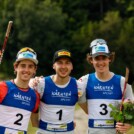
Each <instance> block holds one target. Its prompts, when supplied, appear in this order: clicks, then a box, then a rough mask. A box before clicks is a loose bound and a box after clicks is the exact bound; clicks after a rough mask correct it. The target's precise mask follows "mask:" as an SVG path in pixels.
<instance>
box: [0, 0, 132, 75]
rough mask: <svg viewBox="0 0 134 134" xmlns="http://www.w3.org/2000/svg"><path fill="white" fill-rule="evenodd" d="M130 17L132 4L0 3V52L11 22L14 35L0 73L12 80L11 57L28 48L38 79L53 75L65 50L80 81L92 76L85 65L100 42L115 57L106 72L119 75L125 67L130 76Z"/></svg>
mask: <svg viewBox="0 0 134 134" xmlns="http://www.w3.org/2000/svg"><path fill="white" fill-rule="evenodd" d="M105 5H107V6H105ZM133 16H134V1H133V0H129V1H127V0H114V1H98V0H94V1H89V0H85V1H84V2H83V1H82V0H77V1H72V0H66V1H65V0H22V1H19V0H13V1H11V0H1V1H0V18H1V21H0V47H2V44H3V40H4V36H5V32H6V27H7V24H8V21H9V20H13V22H14V33H13V36H12V37H10V38H9V40H8V43H7V47H6V51H5V54H4V57H3V62H2V64H1V66H0V71H1V72H2V73H3V74H4V73H5V74H6V75H8V74H10V75H11V76H14V75H13V62H14V61H15V57H16V53H17V51H18V50H19V49H20V48H22V47H25V46H28V47H32V48H33V49H35V51H36V52H37V54H38V59H39V65H38V71H37V75H41V74H44V75H49V74H51V73H52V72H53V69H52V58H53V53H54V52H55V51H56V50H58V49H62V48H66V49H69V50H71V51H72V53H73V56H74V61H75V62H74V71H73V75H74V76H76V77H80V76H81V75H83V74H85V73H88V72H92V71H93V69H92V66H90V65H88V64H87V62H86V54H87V52H89V49H88V47H89V44H90V42H91V41H92V40H93V39H95V38H104V39H105V40H106V41H107V42H108V45H109V47H110V50H111V51H115V52H116V59H115V62H114V63H113V64H112V65H111V70H112V71H114V72H115V73H118V74H122V75H124V74H125V73H124V70H125V67H126V65H129V67H130V68H131V70H132V72H133V74H134V62H133V57H134V49H133V47H134V38H133V35H134V17H133ZM9 66H10V68H9Z"/></svg>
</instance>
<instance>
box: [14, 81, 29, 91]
mask: <svg viewBox="0 0 134 134" xmlns="http://www.w3.org/2000/svg"><path fill="white" fill-rule="evenodd" d="M13 82H14V84H15V85H16V86H17V87H18V88H21V89H26V90H27V89H28V88H29V85H28V83H29V82H28V81H20V80H18V79H14V80H13Z"/></svg>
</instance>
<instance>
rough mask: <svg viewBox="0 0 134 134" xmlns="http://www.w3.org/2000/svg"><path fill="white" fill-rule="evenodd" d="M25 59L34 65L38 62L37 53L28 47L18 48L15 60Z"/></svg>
mask: <svg viewBox="0 0 134 134" xmlns="http://www.w3.org/2000/svg"><path fill="white" fill-rule="evenodd" d="M25 59H26V60H31V61H33V62H34V63H35V64H36V65H37V64H38V60H37V54H36V52H35V51H34V50H33V49H32V48H30V47H24V48H22V49H20V51H19V52H18V53H17V56H16V62H18V61H21V60H25Z"/></svg>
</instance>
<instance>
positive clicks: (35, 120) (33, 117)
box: [31, 113, 39, 127]
mask: <svg viewBox="0 0 134 134" xmlns="http://www.w3.org/2000/svg"><path fill="white" fill-rule="evenodd" d="M38 119H39V114H38V113H32V114H31V122H32V126H33V127H38V126H39V120H38Z"/></svg>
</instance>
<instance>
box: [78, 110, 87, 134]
mask: <svg viewBox="0 0 134 134" xmlns="http://www.w3.org/2000/svg"><path fill="white" fill-rule="evenodd" d="M75 122H76V128H75V134H86V132H87V128H88V116H87V115H86V114H85V113H84V111H83V110H82V109H81V108H80V109H78V110H76V111H75Z"/></svg>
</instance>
